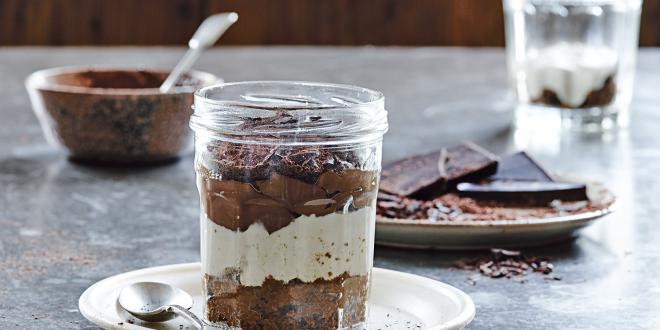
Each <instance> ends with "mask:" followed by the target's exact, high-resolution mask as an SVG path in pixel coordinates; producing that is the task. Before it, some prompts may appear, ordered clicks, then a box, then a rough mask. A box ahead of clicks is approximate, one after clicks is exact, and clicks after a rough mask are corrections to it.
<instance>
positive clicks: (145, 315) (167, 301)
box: [119, 282, 193, 322]
mask: <svg viewBox="0 0 660 330" xmlns="http://www.w3.org/2000/svg"><path fill="white" fill-rule="evenodd" d="M119 305H121V307H122V308H124V309H125V310H126V311H127V312H128V313H130V314H131V315H133V316H135V317H137V318H138V319H141V320H143V321H148V322H163V321H168V320H171V319H173V318H175V317H177V313H176V312H175V311H174V310H173V309H172V308H170V307H171V306H180V307H182V308H184V309H186V310H187V309H190V308H191V307H192V305H193V299H192V297H191V296H190V295H189V294H188V293H186V292H185V291H183V290H181V289H179V288H176V287H174V286H171V285H168V284H165V283H158V282H137V283H133V284H131V285H128V286H126V287H124V288H123V289H122V290H121V292H120V293H119Z"/></svg>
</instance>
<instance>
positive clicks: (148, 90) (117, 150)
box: [25, 67, 220, 164]
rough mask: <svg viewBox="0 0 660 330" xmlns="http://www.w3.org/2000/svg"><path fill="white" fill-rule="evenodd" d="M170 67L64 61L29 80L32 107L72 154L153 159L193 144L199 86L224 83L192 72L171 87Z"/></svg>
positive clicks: (49, 135)
mask: <svg viewBox="0 0 660 330" xmlns="http://www.w3.org/2000/svg"><path fill="white" fill-rule="evenodd" d="M167 73H168V72H167V71H165V70H151V69H138V68H108V67H63V68H52V69H46V70H42V71H37V72H34V73H33V74H31V75H30V76H29V77H28V78H27V80H26V83H25V85H26V88H27V90H28V92H29V94H30V101H31V102H32V107H33V109H34V111H35V113H36V115H37V117H38V119H39V122H40V124H41V127H42V129H43V132H44V134H45V136H46V139H47V140H48V142H49V143H50V144H52V145H54V146H56V147H59V148H61V149H64V150H66V151H67V152H68V154H69V156H70V157H71V158H72V159H76V160H82V161H88V162H101V163H117V164H122V163H123V164H126V163H149V162H161V161H166V160H171V159H175V158H177V157H178V156H180V155H182V154H183V153H185V152H189V151H190V150H191V149H192V134H191V131H190V129H189V127H188V121H189V119H190V115H191V114H192V108H191V106H192V104H193V92H194V91H195V90H196V89H198V88H200V87H203V86H207V85H211V84H214V83H217V82H219V81H220V79H218V78H217V77H215V76H214V75H212V74H210V73H205V72H199V71H191V72H189V73H188V74H187V75H186V76H184V77H183V78H182V79H181V80H180V82H179V83H178V84H177V86H176V87H174V88H173V89H172V91H170V92H168V93H161V92H160V91H159V89H158V87H159V86H160V84H161V83H162V82H163V81H164V80H165V78H166V76H167Z"/></svg>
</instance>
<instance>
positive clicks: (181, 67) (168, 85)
mask: <svg viewBox="0 0 660 330" xmlns="http://www.w3.org/2000/svg"><path fill="white" fill-rule="evenodd" d="M236 21H238V14H237V13H233V12H232V13H222V14H215V15H212V16H209V17H208V18H207V19H205V20H204V22H202V24H201V25H200V26H199V27H198V28H197V31H195V34H194V35H193V36H192V38H191V39H190V41H188V51H187V52H186V54H185V55H183V57H182V58H181V60H179V63H177V64H176V66H175V67H174V69H173V70H172V72H170V75H169V76H167V79H165V81H164V82H163V84H162V85H160V92H161V93H167V92H169V90H170V89H172V87H174V84H176V82H177V81H178V80H179V78H180V77H181V75H182V74H183V73H184V72H186V71H188V70H190V68H191V67H192V65H193V63H195V61H196V60H197V59H198V58H199V55H200V54H201V53H202V51H204V50H205V49H207V48H209V47H211V46H213V44H215V42H216V41H218V39H220V37H221V36H222V35H223V34H224V33H225V31H227V29H228V28H229V27H230V26H231V25H232V24H234V23H236Z"/></svg>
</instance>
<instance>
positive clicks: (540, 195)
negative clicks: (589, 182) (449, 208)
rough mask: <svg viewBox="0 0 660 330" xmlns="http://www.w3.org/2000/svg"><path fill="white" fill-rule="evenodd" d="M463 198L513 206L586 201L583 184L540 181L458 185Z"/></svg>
mask: <svg viewBox="0 0 660 330" xmlns="http://www.w3.org/2000/svg"><path fill="white" fill-rule="evenodd" d="M456 189H457V190H458V193H459V194H460V195H461V196H463V197H470V198H474V199H478V200H490V201H498V202H506V203H514V204H527V205H548V204H549V203H550V202H552V201H554V200H561V201H582V200H588V197H587V187H586V186H585V185H584V184H576V183H565V182H547V181H545V182H542V181H536V182H533V181H492V182H490V183H485V184H474V183H468V182H464V183H459V184H458V185H457V186H456Z"/></svg>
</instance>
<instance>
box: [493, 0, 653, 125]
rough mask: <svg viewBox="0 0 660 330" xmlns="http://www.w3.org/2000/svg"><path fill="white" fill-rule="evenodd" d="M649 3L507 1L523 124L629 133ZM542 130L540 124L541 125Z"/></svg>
mask: <svg viewBox="0 0 660 330" xmlns="http://www.w3.org/2000/svg"><path fill="white" fill-rule="evenodd" d="M641 5H642V0H503V6H504V13H505V32H506V53H507V64H508V68H509V76H510V81H511V85H512V87H513V90H514V92H515V94H516V97H517V101H518V107H517V109H516V115H517V123H518V125H519V126H520V127H523V128H525V126H527V125H532V126H538V125H541V126H543V127H544V128H545V127H548V126H551V125H553V123H559V124H558V126H561V127H564V128H566V127H570V128H575V129H578V130H601V129H607V128H611V127H615V126H616V125H617V124H620V125H626V124H627V121H628V108H629V106H630V102H631V98H632V88H633V79H634V73H635V59H636V55H637V42H638V35H639V18H640V13H641ZM534 122H536V124H535V123H534Z"/></svg>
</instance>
